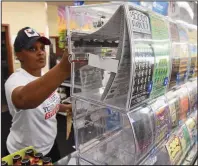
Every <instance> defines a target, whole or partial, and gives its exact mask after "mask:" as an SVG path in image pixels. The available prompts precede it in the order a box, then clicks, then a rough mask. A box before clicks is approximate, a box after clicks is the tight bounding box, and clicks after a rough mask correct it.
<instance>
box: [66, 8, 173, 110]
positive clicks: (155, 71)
mask: <svg viewBox="0 0 198 166" xmlns="http://www.w3.org/2000/svg"><path fill="white" fill-rule="evenodd" d="M105 7H106V6H104V8H105ZM137 14H139V15H141V17H142V18H144V23H143V25H144V26H145V29H144V30H140V28H138V27H135V24H134V23H133V22H135V21H137V20H136V18H135V17H136V15H137ZM168 25H169V24H168V21H167V20H166V19H165V18H163V17H161V16H159V15H156V14H154V13H152V12H146V11H143V10H142V9H141V8H138V7H137V6H132V5H120V7H118V9H117V10H116V11H115V13H114V14H113V15H112V17H111V18H109V20H108V21H107V23H106V24H104V25H103V26H102V27H101V28H100V29H98V30H96V31H94V32H93V33H90V34H85V33H83V32H82V33H79V32H78V33H76V32H75V31H74V32H71V33H69V37H70V40H69V41H70V52H71V62H74V63H72V64H73V65H72V68H73V73H72V76H73V79H72V84H73V86H74V87H75V86H80V87H81V90H78V91H75V89H72V94H73V95H74V96H76V97H79V98H83V99H85V100H90V101H93V102H99V103H101V104H106V105H109V106H110V107H114V108H116V109H120V110H123V111H129V110H130V109H131V108H133V107H136V106H137V105H140V104H141V103H142V102H143V101H145V100H150V99H154V98H156V97H158V96H161V95H163V94H165V92H166V90H167V86H168V82H169V75H170V66H171V61H170V56H171V50H170V49H171V44H170V39H169V29H168V28H169V26H168ZM162 34H163V35H162Z"/></svg>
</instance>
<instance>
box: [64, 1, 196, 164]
mask: <svg viewBox="0 0 198 166" xmlns="http://www.w3.org/2000/svg"><path fill="white" fill-rule="evenodd" d="M110 5H112V4H110ZM114 5H115V4H114ZM116 5H118V4H116ZM107 6H108V5H106V6H105V5H104V6H103V5H101V7H102V8H104V9H105V8H106V7H107ZM114 7H115V6H114ZM88 8H89V7H87V9H88ZM73 9H74V10H75V12H77V10H78V12H82V11H81V9H80V7H79V8H73ZM73 9H72V10H73ZM85 9H86V7H82V10H83V14H84V12H85ZM116 9H117V10H115V12H114V13H113V14H112V13H111V14H112V15H111V17H110V15H109V18H108V21H107V22H105V24H103V25H102V26H101V27H100V28H98V29H97V28H95V29H94V30H93V31H89V33H86V32H85V30H84V29H83V28H80V29H78V28H77V30H75V31H69V32H68V41H69V52H70V57H69V58H70V62H71V63H72V90H71V94H72V97H73V114H74V116H73V117H74V118H73V119H74V129H75V140H76V148H77V150H78V152H79V156H80V158H81V159H82V160H84V161H89V162H90V163H92V164H93V165H97V164H102V165H117V164H120V165H126V164H130V165H134V164H145V163H147V164H148V163H152V164H157V163H160V164H164V165H167V164H169V163H171V164H173V163H176V162H177V161H178V156H180V152H178V154H177V155H176V158H175V156H174V157H173V156H172V157H173V158H170V155H171V154H172V152H170V149H171V148H173V147H171V146H172V144H171V143H172V142H174V141H175V142H177V141H178V140H179V143H178V146H180V147H181V146H182V145H181V143H180V137H179V136H177V134H175V135H174V136H172V134H173V133H174V131H177V130H178V128H179V127H181V126H182V125H183V124H184V123H185V121H186V120H187V119H188V118H189V116H191V114H190V113H191V112H193V111H194V110H195V107H196V103H197V98H196V97H195V94H197V92H195V93H191V91H194V88H195V85H197V84H196V83H195V82H193V81H189V82H187V81H188V79H189V78H191V77H192V76H189V72H190V71H191V70H193V71H195V70H194V69H195V67H194V66H193V63H192V61H190V58H189V57H190V55H189V45H188V43H185V42H184V40H185V39H186V38H185V37H186V36H185V35H183V32H185V33H188V28H186V26H183V24H179V25H178V23H177V22H174V21H171V20H169V19H168V18H165V17H162V16H160V15H158V14H156V13H153V12H151V11H150V10H144V9H143V8H141V7H138V6H136V5H132V4H130V3H123V4H121V5H118V6H116ZM93 11H94V10H93ZM104 11H106V10H104ZM68 12H71V10H70V9H69V10H68ZM75 12H74V13H75ZM140 18H141V20H138V19H140ZM141 21H142V22H141ZM138 25H139V26H138ZM141 28H142V29H141ZM178 73H180V74H179V75H178ZM185 82H187V83H186V84H185V85H183V83H185ZM77 86H78V89H77V88H76V87H77ZM168 88H169V92H168ZM170 89H171V90H170ZM167 92H168V93H167ZM193 116H194V115H193ZM190 126H191V125H190ZM187 130H188V129H187ZM182 131H183V130H182ZM188 131H190V130H188ZM192 133H194V130H193V132H192ZM170 135H171V137H170ZM192 135H193V134H192ZM168 140H169V141H170V142H169V141H168ZM167 141H168V143H167V144H168V145H167V146H166V142H167ZM169 143H170V145H171V146H170V147H169ZM173 144H174V143H173ZM168 148H170V149H168ZM173 149H174V148H173ZM176 151H177V149H174V153H176ZM181 153H182V152H181Z"/></svg>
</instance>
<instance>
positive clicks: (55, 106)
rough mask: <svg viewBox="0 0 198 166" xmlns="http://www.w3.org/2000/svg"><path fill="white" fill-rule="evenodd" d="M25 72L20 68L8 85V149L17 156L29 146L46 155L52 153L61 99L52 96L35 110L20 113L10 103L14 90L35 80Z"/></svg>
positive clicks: (54, 95)
mask: <svg viewBox="0 0 198 166" xmlns="http://www.w3.org/2000/svg"><path fill="white" fill-rule="evenodd" d="M37 78H39V77H34V76H32V75H31V74H29V73H28V72H26V71H25V70H24V69H21V68H20V69H18V70H17V71H16V72H15V73H13V74H12V75H11V76H10V77H9V78H8V80H7V81H6V83H5V92H6V98H7V102H8V107H9V111H10V114H11V115H12V126H11V129H10V133H9V135H8V139H7V148H8V151H9V152H10V153H14V152H16V151H18V150H20V149H23V148H25V147H27V146H33V147H34V148H35V149H36V150H37V151H38V152H41V153H43V155H46V154H47V153H49V151H50V150H51V148H52V146H53V144H54V140H55V138H56V135H57V120H56V113H57V111H58V110H59V104H60V96H59V95H58V93H57V92H54V93H52V94H51V95H50V96H49V97H48V99H46V100H45V101H44V102H43V103H42V104H41V105H39V106H38V107H37V108H34V109H27V110H17V108H16V107H15V106H14V105H13V102H12V100H11V94H12V92H13V90H14V89H15V88H17V87H19V86H25V85H27V84H28V83H29V82H32V81H34V80H36V79H37Z"/></svg>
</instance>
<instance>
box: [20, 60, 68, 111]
mask: <svg viewBox="0 0 198 166" xmlns="http://www.w3.org/2000/svg"><path fill="white" fill-rule="evenodd" d="M66 60H67V59H66V57H64V58H63V59H62V60H61V62H60V63H59V64H58V65H56V66H55V67H54V68H52V69H51V70H50V71H48V72H47V73H46V74H45V75H43V76H42V77H40V78H38V79H36V80H35V81H33V82H31V83H29V84H27V85H26V86H24V87H23V88H22V89H21V93H20V94H21V100H23V102H24V104H25V106H24V107H26V108H28V107H30V108H34V107H37V106H38V105H40V104H41V103H42V102H43V101H45V100H46V99H47V98H48V97H49V96H50V95H51V94H52V93H53V92H54V91H55V90H56V89H57V87H58V86H59V85H60V84H61V83H62V82H63V81H64V80H65V79H66V78H67V77H68V76H69V75H70V71H69V72H66V71H67V67H66V65H69V64H67V62H66ZM28 103H29V104H28Z"/></svg>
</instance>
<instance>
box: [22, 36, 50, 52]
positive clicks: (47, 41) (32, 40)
mask: <svg viewBox="0 0 198 166" xmlns="http://www.w3.org/2000/svg"><path fill="white" fill-rule="evenodd" d="M36 41H40V42H41V43H43V44H44V45H50V44H51V42H50V40H49V39H48V38H46V37H44V36H36V37H34V38H32V39H31V40H30V41H29V42H28V43H27V44H26V45H25V46H24V48H25V49H29V48H31V47H32V46H33V44H34V43H35V42H36Z"/></svg>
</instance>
